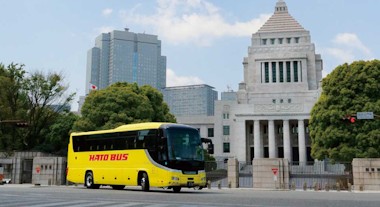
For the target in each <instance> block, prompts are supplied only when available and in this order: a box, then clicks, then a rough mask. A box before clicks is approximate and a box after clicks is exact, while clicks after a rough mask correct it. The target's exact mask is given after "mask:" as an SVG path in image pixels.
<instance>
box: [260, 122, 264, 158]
mask: <svg viewBox="0 0 380 207" xmlns="http://www.w3.org/2000/svg"><path fill="white" fill-rule="evenodd" d="M260 129H261V130H260V143H261V157H262V158H264V124H260Z"/></svg>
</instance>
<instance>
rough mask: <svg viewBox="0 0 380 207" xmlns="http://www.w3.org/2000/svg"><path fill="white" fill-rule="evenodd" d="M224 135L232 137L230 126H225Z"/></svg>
mask: <svg viewBox="0 0 380 207" xmlns="http://www.w3.org/2000/svg"><path fill="white" fill-rule="evenodd" d="M223 135H230V126H223Z"/></svg>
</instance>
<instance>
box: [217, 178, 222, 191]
mask: <svg viewBox="0 0 380 207" xmlns="http://www.w3.org/2000/svg"><path fill="white" fill-rule="evenodd" d="M218 189H222V185H221V184H220V180H219V181H218Z"/></svg>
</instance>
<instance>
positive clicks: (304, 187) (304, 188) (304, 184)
mask: <svg viewBox="0 0 380 207" xmlns="http://www.w3.org/2000/svg"><path fill="white" fill-rule="evenodd" d="M306 188H307V187H306V182H303V190H304V191H306Z"/></svg>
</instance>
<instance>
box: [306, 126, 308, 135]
mask: <svg viewBox="0 0 380 207" xmlns="http://www.w3.org/2000/svg"><path fill="white" fill-rule="evenodd" d="M306 134H309V126H306Z"/></svg>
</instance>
